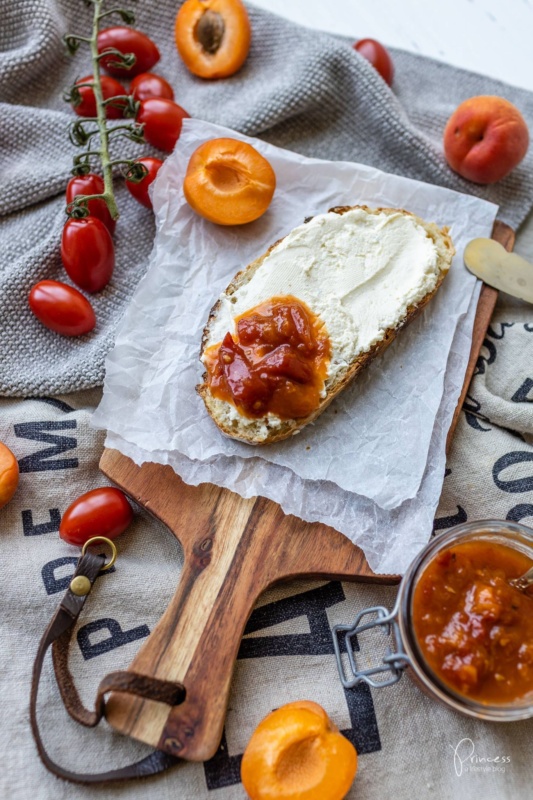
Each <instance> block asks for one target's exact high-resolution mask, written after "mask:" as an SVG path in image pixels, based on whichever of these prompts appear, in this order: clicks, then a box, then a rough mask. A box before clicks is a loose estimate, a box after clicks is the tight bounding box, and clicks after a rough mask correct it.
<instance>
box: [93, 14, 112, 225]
mask: <svg viewBox="0 0 533 800" xmlns="http://www.w3.org/2000/svg"><path fill="white" fill-rule="evenodd" d="M102 2H103V0H94V16H93V29H92V35H91V39H90V48H91V58H92V62H93V83H94V85H93V92H94V96H95V99H96V112H97V117H96V119H97V124H98V129H99V131H100V158H101V160H102V172H103V176H104V193H103V195H102V199H103V200H105V202H106V203H107V207H108V209H109V213H110V214H111V217H112V218H113V219H118V216H119V211H118V207H117V203H116V200H115V195H114V193H113V170H112V166H111V159H110V156H109V136H108V131H107V125H106V116H105V106H104V97H103V93H102V82H101V80H100V64H99V57H98V30H99V21H100V9H101V6H102Z"/></svg>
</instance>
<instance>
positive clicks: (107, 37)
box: [98, 25, 160, 78]
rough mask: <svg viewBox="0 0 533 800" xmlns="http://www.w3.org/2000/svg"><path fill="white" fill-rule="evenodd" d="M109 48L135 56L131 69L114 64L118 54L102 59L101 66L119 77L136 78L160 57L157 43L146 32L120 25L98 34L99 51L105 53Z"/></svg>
mask: <svg viewBox="0 0 533 800" xmlns="http://www.w3.org/2000/svg"><path fill="white" fill-rule="evenodd" d="M109 48H114V49H115V50H119V51H120V52H121V53H123V54H124V55H126V54H127V53H133V55H134V56H135V64H134V65H133V66H132V67H131V69H126V68H125V67H119V66H113V62H114V61H115V62H116V60H117V56H116V55H113V54H110V55H109V56H104V58H101V59H100V66H101V67H102V68H103V69H105V71H106V72H109V74H110V75H115V77H118V78H134V77H135V76H136V75H140V74H141V72H148V71H149V70H150V69H151V68H152V67H153V66H154V64H157V62H158V61H159V58H160V56H159V50H158V49H157V47H156V45H155V43H154V42H153V41H152V40H151V39H150V38H149V37H148V36H147V35H146V34H145V33H141V31H136V30H134V29H133V28H125V27H122V26H120V25H119V26H117V27H115V28H106V29H105V30H103V31H100V33H99V34H98V52H99V53H103V52H104V51H105V50H108V49H109Z"/></svg>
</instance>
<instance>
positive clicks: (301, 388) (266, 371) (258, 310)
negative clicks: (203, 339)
mask: <svg viewBox="0 0 533 800" xmlns="http://www.w3.org/2000/svg"><path fill="white" fill-rule="evenodd" d="M330 358H331V344H330V339H329V336H328V334H327V332H326V328H325V326H324V323H323V322H322V320H321V319H320V318H319V317H318V316H317V315H316V314H314V313H313V312H312V311H311V310H310V309H309V308H308V307H307V305H306V304H305V303H304V302H302V301H301V300H298V299H297V298H296V297H293V296H292V295H285V296H283V297H272V298H270V299H269V300H267V301H265V302H263V303H260V304H259V305H257V306H254V308H252V309H250V310H249V311H246V312H245V313H244V314H241V316H239V317H237V318H236V320H235V332H234V333H233V334H232V333H230V332H229V331H228V333H227V334H226V335H225V337H224V339H223V341H222V342H220V343H219V344H215V345H212V346H211V347H208V348H207V349H206V350H205V352H204V355H203V361H204V363H205V365H206V368H207V380H208V384H209V388H210V390H211V393H212V394H213V395H214V397H218V398H220V399H221V400H226V401H227V402H229V403H231V404H232V405H233V406H235V408H236V409H237V410H238V411H239V413H240V414H242V415H243V416H245V417H250V418H259V417H263V416H266V414H268V413H271V414H275V415H276V416H277V417H279V418H280V419H283V420H286V419H298V418H299V417H307V416H308V415H309V414H312V413H313V411H315V410H316V409H317V408H318V406H319V405H320V403H321V400H322V398H323V396H324V384H325V380H326V377H327V374H328V365H329V361H330Z"/></svg>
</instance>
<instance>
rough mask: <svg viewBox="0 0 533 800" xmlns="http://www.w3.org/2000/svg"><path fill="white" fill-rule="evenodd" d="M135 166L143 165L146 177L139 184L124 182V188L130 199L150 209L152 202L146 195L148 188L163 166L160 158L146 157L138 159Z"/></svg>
mask: <svg viewBox="0 0 533 800" xmlns="http://www.w3.org/2000/svg"><path fill="white" fill-rule="evenodd" d="M137 164H144V166H145V167H146V169H147V170H148V175H146V176H145V177H144V178H143V179H142V181H139V183H133V181H128V180H126V186H127V187H128V191H129V193H130V194H131V195H132V197H134V198H135V199H136V200H138V201H139V203H141V204H142V205H143V206H146V208H152V200H151V198H150V195H149V194H148V187H149V186H150V184H151V183H153V182H154V180H155V179H156V177H157V173H158V172H159V170H160V168H161V167H162V166H163V162H162V161H161V159H160V158H151V157H146V158H138V159H137Z"/></svg>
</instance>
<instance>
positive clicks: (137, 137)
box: [64, 0, 144, 220]
mask: <svg viewBox="0 0 533 800" xmlns="http://www.w3.org/2000/svg"><path fill="white" fill-rule="evenodd" d="M106 1H107V0H88V4H90V5H92V6H93V19H92V31H91V36H90V37H89V36H79V35H78V34H67V35H66V36H65V37H64V41H65V44H66V46H67V50H68V52H69V53H70V54H71V55H74V54H75V53H76V51H77V49H78V47H79V45H80V44H81V43H82V42H83V43H84V44H87V45H88V46H89V49H90V52H91V61H92V66H93V75H92V79H91V80H90V81H84V82H83V83H81V82H80V83H76V84H74V86H72V87H71V88H70V90H69V91H68V92H65V95H64V98H65V100H66V101H67V102H70V103H72V104H73V105H76V104H78V103H79V102H80V101H81V97H80V94H79V89H80V88H82V87H87V88H90V89H92V91H93V93H94V99H95V104H96V117H82V118H81V119H78V120H74V121H73V122H72V123H71V125H70V133H69V136H70V140H71V141H72V142H73V143H74V144H77V145H79V146H84V145H85V144H88V143H89V142H90V140H91V138H92V137H93V136H96V135H98V138H99V144H98V150H96V149H94V150H91V149H88V150H86V151H84V152H83V153H80V154H79V155H77V156H75V158H74V169H73V174H74V175H82V174H87V173H88V172H89V171H90V157H91V156H97V157H98V158H99V159H100V162H101V165H102V174H103V179H104V191H103V192H102V194H99V195H78V196H77V197H75V198H74V200H73V201H72V202H71V203H69V204H68V205H67V208H66V212H67V214H68V215H69V216H82V215H84V214H85V215H87V214H88V213H89V212H88V202H89V200H95V199H99V200H104V201H105V203H106V204H107V208H108V210H109V213H110V215H111V217H112V219H114V220H116V219H118V217H119V210H118V206H117V202H116V199H115V194H114V191H113V166H115V165H118V164H124V165H126V166H127V167H128V168H132V166H133V164H134V163H135V162H134V161H133V160H131V159H130V160H128V159H121V160H114V161H112V160H111V156H110V152H109V149H110V148H109V143H110V140H111V138H113V137H116V136H118V137H122V136H125V137H127V138H129V139H130V140H131V141H134V142H137V143H139V144H141V143H143V142H144V139H143V137H142V126H141V125H138V124H137V123H136V122H135V121H134V119H133V121H132V123H130V124H124V125H116V126H114V127H110V128H108V127H107V119H106V108H107V107H108V106H109V107H120V108H123V115H124V117H125V118H127V117H130V118H132V117H133V118H135V116H136V113H137V108H138V105H139V103H138V101H135V100H134V99H133V98H132V97H131V96H130V95H120V96H116V97H111V98H108V99H107V100H106V99H104V95H103V90H102V80H101V75H100V60H101V59H102V57H103V54H101V53H99V52H98V34H99V30H100V22H101V20H103V19H106V18H107V17H109V16H111V15H112V14H117V15H118V16H120V17H121V19H122V20H123V22H125V23H126V24H127V25H133V24H134V23H135V16H134V14H133V12H131V11H129V10H127V9H123V8H118V7H113V8H110V9H108V10H107V11H103V10H102V6H103V5H104V3H105V2H106ZM86 2H87V0H86ZM110 54H111V55H114V56H116V64H117V66H120V67H122V68H124V69H130V68H131V67H132V66H133V64H134V63H135V55H134V54H133V53H122V52H120V51H119V50H117V49H115V48H107V49H106V52H105V55H106V56H108V57H109V55H110ZM119 101H120V105H119ZM88 122H93V123H95V125H96V128H95V129H94V130H86V129H85V128H84V123H88Z"/></svg>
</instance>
